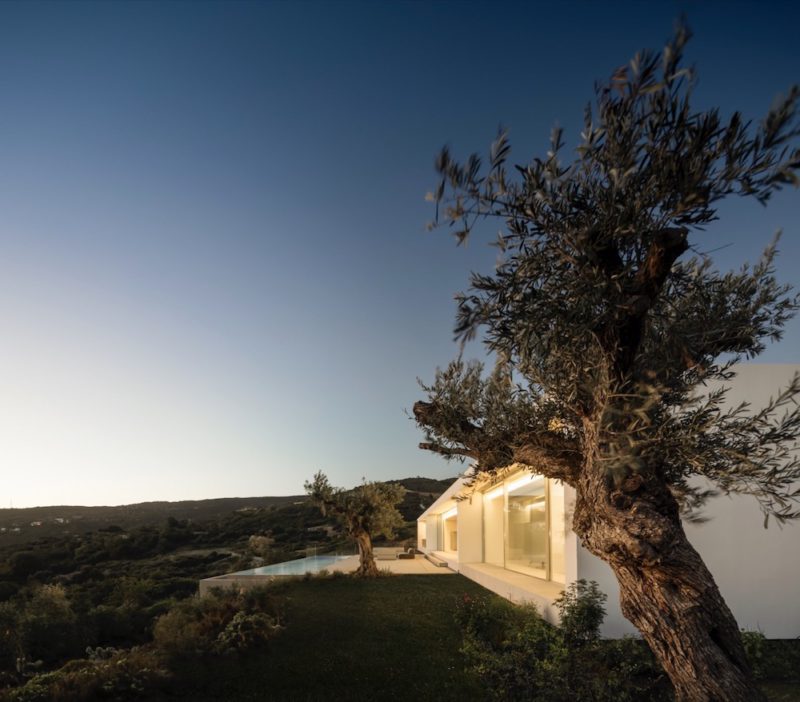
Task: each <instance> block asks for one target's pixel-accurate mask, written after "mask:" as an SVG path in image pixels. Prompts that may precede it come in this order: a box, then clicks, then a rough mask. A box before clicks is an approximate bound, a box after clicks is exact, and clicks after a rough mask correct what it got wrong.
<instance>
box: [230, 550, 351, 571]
mask: <svg viewBox="0 0 800 702" xmlns="http://www.w3.org/2000/svg"><path fill="white" fill-rule="evenodd" d="M345 558H352V556H337V555H333V554H328V555H323V556H308V557H306V558H298V559H297V560H294V561H286V562H284V563H273V564H272V565H267V566H261V567H260V568H253V569H252V570H242V571H239V572H238V573H233V575H303V574H304V573H318V572H319V571H321V570H325V569H326V568H330V567H331V566H332V565H334V564H335V563H338V562H339V561H343V560H344V559H345Z"/></svg>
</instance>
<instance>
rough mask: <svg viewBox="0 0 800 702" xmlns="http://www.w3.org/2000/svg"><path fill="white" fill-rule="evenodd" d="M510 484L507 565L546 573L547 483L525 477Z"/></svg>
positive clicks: (524, 571) (507, 515)
mask: <svg viewBox="0 0 800 702" xmlns="http://www.w3.org/2000/svg"><path fill="white" fill-rule="evenodd" d="M519 482H521V483H522V484H521V485H518V486H517V485H515V484H511V485H509V486H508V511H507V512H506V525H507V526H506V568H508V569H510V570H516V571H519V572H522V573H526V574H528V575H534V576H536V577H537V578H546V577H547V560H548V559H547V556H548V554H547V541H548V538H547V531H548V530H547V484H546V482H545V480H544V478H541V477H539V478H534V479H533V480H526V479H524V478H523V479H522V480H521V481H519Z"/></svg>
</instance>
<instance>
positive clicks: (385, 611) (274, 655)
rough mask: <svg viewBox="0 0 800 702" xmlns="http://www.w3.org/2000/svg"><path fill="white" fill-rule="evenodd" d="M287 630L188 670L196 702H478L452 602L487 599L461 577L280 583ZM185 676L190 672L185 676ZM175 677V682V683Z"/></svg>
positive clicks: (480, 696)
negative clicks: (267, 642)
mask: <svg viewBox="0 0 800 702" xmlns="http://www.w3.org/2000/svg"><path fill="white" fill-rule="evenodd" d="M286 593H287V595H288V597H289V603H288V606H287V611H286V630H285V631H284V632H282V633H281V634H280V635H279V636H278V637H277V638H276V639H275V640H274V641H273V642H272V644H271V646H270V648H269V649H268V650H265V651H261V652H258V653H254V654H252V655H251V656H249V657H248V658H246V659H244V660H229V661H226V660H211V661H207V662H206V665H205V666H204V667H203V669H202V670H198V671H192V678H193V679H194V680H195V682H196V684H197V688H198V689H197V690H192V691H189V690H187V691H186V692H187V693H189V694H188V696H190V697H191V698H192V699H193V700H196V701H197V702H206V701H208V702H210V701H211V700H214V702H217V701H218V700H231V701H233V700H236V701H238V700H242V701H246V700H348V701H350V700H353V701H357V700H370V701H372V700H377V699H381V700H409V701H411V700H414V702H417V701H418V700H428V699H436V700H461V701H462V702H463V701H464V700H470V701H473V700H475V701H478V700H481V699H484V693H483V692H482V690H481V686H480V683H479V682H478V680H477V679H475V678H474V677H473V676H472V675H470V674H467V673H465V671H464V667H463V662H462V659H461V656H460V654H459V647H460V646H461V634H460V631H459V629H458V627H457V625H456V623H455V621H454V618H453V614H454V610H455V604H456V601H457V600H458V598H459V597H461V596H462V595H463V594H464V593H469V594H470V595H473V596H474V595H477V594H488V593H487V591H486V590H484V589H483V588H482V587H480V586H479V585H477V584H476V583H473V582H472V581H470V580H467V579H466V578H464V577H462V576H460V575H447V576H442V575H407V576H394V577H384V578H378V579H375V580H356V579H352V578H333V579H312V580H308V581H300V582H293V583H291V584H290V585H288V586H286ZM187 672H188V671H187ZM182 677H183V676H182Z"/></svg>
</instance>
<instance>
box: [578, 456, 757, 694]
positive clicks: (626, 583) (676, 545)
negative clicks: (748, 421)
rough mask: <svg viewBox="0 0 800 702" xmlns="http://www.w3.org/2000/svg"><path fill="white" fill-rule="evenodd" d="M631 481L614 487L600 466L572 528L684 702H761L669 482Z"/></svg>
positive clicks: (583, 491) (590, 475)
mask: <svg viewBox="0 0 800 702" xmlns="http://www.w3.org/2000/svg"><path fill="white" fill-rule="evenodd" d="M654 472H655V471H650V470H648V469H647V468H645V470H643V471H641V472H639V473H635V474H629V475H628V476H627V477H625V478H624V479H623V480H621V481H618V482H617V483H615V482H614V481H613V480H611V479H610V478H609V476H608V474H607V471H605V470H604V469H603V466H602V465H601V464H599V463H598V462H596V461H595V462H594V464H593V465H587V466H586V469H585V470H584V471H583V472H582V475H581V477H580V479H579V481H578V483H577V485H576V493H577V500H576V505H575V514H574V519H573V528H574V530H575V532H576V533H577V534H578V536H579V537H580V538H581V541H582V543H583V545H584V546H585V547H586V548H587V549H588V550H589V551H590V552H591V553H593V554H594V555H596V556H598V557H600V558H601V559H603V560H604V561H606V562H607V563H608V564H609V565H610V566H611V568H612V570H613V571H614V574H615V575H616V577H617V580H618V582H619V587H620V605H621V608H622V613H623V614H624V615H625V617H626V618H627V619H628V620H629V621H630V622H631V623H632V624H633V625H634V626H635V627H636V628H637V629H638V630H639V631H640V632H641V633H642V636H643V637H644V638H645V640H646V641H647V643H648V644H649V645H650V648H651V649H652V651H653V653H654V654H655V656H656V658H657V659H658V661H659V662H660V663H661V665H662V667H663V668H664V670H665V672H666V673H667V675H669V677H670V679H671V681H672V684H673V686H674V688H675V696H676V700H678V701H679V702H757V701H759V700H765V699H766V698H765V697H764V695H763V694H762V693H761V691H760V690H759V688H758V687H757V685H756V683H755V681H754V680H753V677H752V674H751V672H750V667H749V664H748V662H747V657H746V655H745V652H744V648H743V645H742V640H741V635H740V633H739V628H738V625H737V623H736V620H735V619H734V617H733V615H732V614H731V611H730V609H728V606H727V605H726V604H725V601H724V600H723V598H722V595H721V594H720V592H719V589H718V588H717V585H716V583H715V582H714V578H713V576H712V575H711V573H710V572H709V570H708V568H706V566H705V564H704V563H703V560H702V559H701V558H700V555H699V554H698V553H697V551H695V549H694V547H693V546H692V545H691V544H690V543H689V540H688V539H687V538H686V534H685V532H684V530H683V525H682V523H681V519H680V513H679V509H678V504H677V502H676V500H675V498H674V497H673V496H672V494H671V493H670V491H669V489H668V488H667V487H666V485H665V484H664V482H663V481H661V480H659V479H658V478H657V477H650V478H649V479H648V478H647V477H646V476H647V475H648V474H649V475H652V474H653V473H654Z"/></svg>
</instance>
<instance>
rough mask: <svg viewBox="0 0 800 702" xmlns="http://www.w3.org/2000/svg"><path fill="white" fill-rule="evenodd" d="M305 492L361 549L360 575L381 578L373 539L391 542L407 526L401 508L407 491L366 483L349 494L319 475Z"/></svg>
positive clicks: (384, 484)
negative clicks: (395, 533) (340, 525)
mask: <svg viewBox="0 0 800 702" xmlns="http://www.w3.org/2000/svg"><path fill="white" fill-rule="evenodd" d="M305 489H306V492H307V493H308V494H309V495H310V496H311V499H312V500H313V501H314V502H315V503H316V504H317V505H318V506H319V508H320V510H321V511H322V514H324V515H328V514H330V515H332V516H333V517H335V518H336V519H337V520H338V521H339V523H340V524H342V526H344V528H345V530H346V531H347V535H348V536H349V537H350V538H352V539H354V540H355V542H356V544H357V545H358V556H359V566H358V569H357V570H356V575H359V576H366V577H374V576H377V575H378V566H376V565H375V556H374V555H373V552H372V538H373V537H374V536H379V535H383V536H385V537H386V538H391V537H392V536H393V535H394V530H395V529H397V528H399V527H401V526H402V525H403V524H404V521H403V515H401V514H400V512H398V511H397V505H398V504H400V503H401V502H402V501H403V498H404V497H405V494H406V490H405V488H404V487H403V486H402V485H398V484H396V483H379V482H363V483H362V484H361V485H358V486H356V487H354V488H353V489H352V490H345V489H344V488H335V487H332V486H331V484H330V482H328V478H327V476H326V475H325V474H324V473H322V472H318V473H316V474H315V475H314V479H313V480H312V481H311V482H306V483H305Z"/></svg>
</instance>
